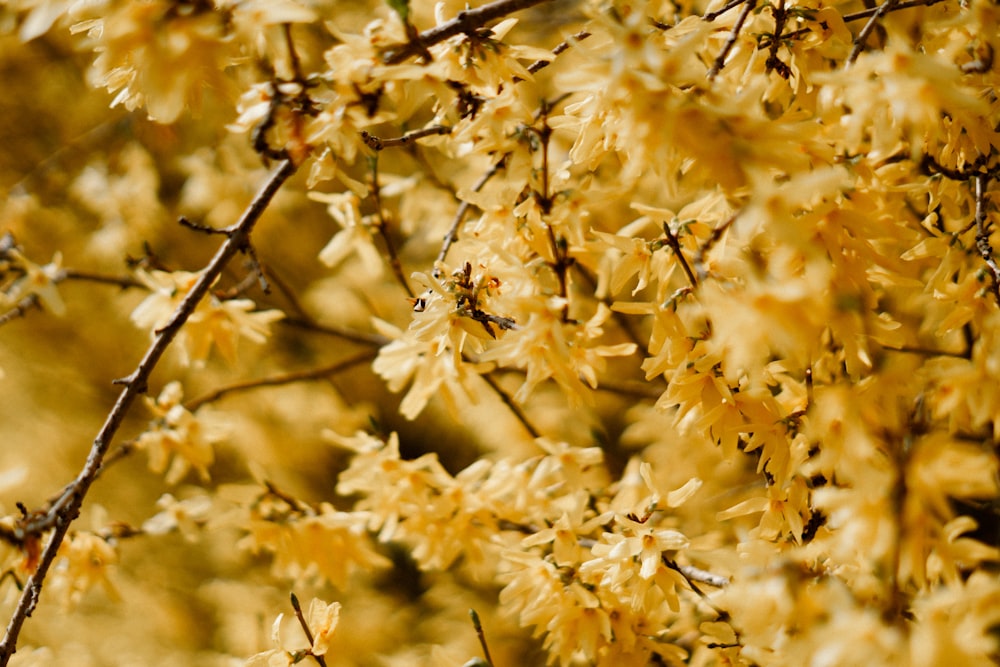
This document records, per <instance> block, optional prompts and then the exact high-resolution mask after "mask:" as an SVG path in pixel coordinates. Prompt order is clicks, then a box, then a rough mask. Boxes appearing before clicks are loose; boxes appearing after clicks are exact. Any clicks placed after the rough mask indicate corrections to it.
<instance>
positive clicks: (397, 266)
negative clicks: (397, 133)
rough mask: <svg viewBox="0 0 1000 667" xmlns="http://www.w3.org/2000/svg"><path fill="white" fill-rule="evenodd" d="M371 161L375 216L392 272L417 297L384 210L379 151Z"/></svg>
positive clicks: (371, 192)
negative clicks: (407, 277)
mask: <svg viewBox="0 0 1000 667" xmlns="http://www.w3.org/2000/svg"><path fill="white" fill-rule="evenodd" d="M370 162H371V167H372V170H371V179H372V182H371V190H370V194H371V198H372V202H373V203H374V205H375V217H376V218H377V219H378V225H377V227H378V233H379V236H381V237H382V242H383V243H384V244H385V251H386V254H387V255H388V256H389V257H388V259H389V268H391V269H392V274H393V275H394V276H395V277H396V280H397V282H399V284H400V285H402V287H403V289H404V290H405V291H406V294H407V295H408V296H409V297H410V298H411V299H413V298H416V295H415V294H414V293H413V288H412V287H410V283H409V281H407V280H406V275H405V274H404V273H403V264H402V263H401V262H400V261H399V254H398V253H397V252H396V244H395V243H393V240H392V235H391V234H390V233H389V221H388V220H386V218H385V211H383V210H382V188H381V186H380V185H379V182H378V153H375V155H374V156H372V157H371V159H370Z"/></svg>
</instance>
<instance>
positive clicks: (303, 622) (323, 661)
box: [291, 593, 326, 667]
mask: <svg viewBox="0 0 1000 667" xmlns="http://www.w3.org/2000/svg"><path fill="white" fill-rule="evenodd" d="M291 598H292V609H294V610H295V618H297V619H299V625H301V626H302V632H304V633H305V635H306V639H307V640H308V641H309V655H310V656H312V659H313V660H315V661H316V662H317V663H318V664H319V665H320V667H326V659H325V658H324V657H323V656H321V655H316V654H315V653H313V652H312V646H313V644H314V643H315V641H316V640H315V639H314V638H313V633H312V631H311V630H310V629H309V624H308V623H306V619H305V616H303V615H302V605H300V604H299V598H298V597H297V596H296V595H295V593H292V594H291Z"/></svg>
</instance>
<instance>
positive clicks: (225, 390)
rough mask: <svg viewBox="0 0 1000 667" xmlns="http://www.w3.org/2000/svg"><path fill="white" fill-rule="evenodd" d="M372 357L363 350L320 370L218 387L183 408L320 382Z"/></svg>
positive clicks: (197, 406)
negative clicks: (264, 389)
mask: <svg viewBox="0 0 1000 667" xmlns="http://www.w3.org/2000/svg"><path fill="white" fill-rule="evenodd" d="M374 356H375V352H374V351H373V350H365V351H364V352H361V353H360V354H356V355H354V356H352V357H347V358H346V359H341V360H340V361H338V362H336V363H333V364H329V365H327V366H322V367H320V368H310V369H307V370H304V371H296V372H293V373H284V374H282V375H273V376H271V377H266V378H259V379H257V380H247V381H246V382H238V383H236V384H231V385H228V386H225V387H220V388H218V389H216V390H215V391H212V392H210V393H208V394H205V395H204V396H199V397H198V398H195V399H193V400H190V401H188V402H187V403H186V404H185V406H184V407H185V408H187V409H188V411H190V412H194V411H195V410H197V409H198V408H200V407H201V406H203V405H205V404H206V403H212V402H214V401H217V400H219V399H220V398H222V397H223V396H226V395H228V394H233V393H236V392H241V391H250V390H252V389H259V388H261V387H279V386H281V385H286V384H293V383H295V382H305V381H307V380H321V379H323V378H326V377H329V376H331V375H335V374H337V373H339V372H340V371H343V370H346V369H348V368H350V367H351V366H356V365H357V364H360V363H362V362H364V361H369V360H371V359H372V357H374Z"/></svg>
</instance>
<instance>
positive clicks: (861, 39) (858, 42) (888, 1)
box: [844, 0, 899, 68]
mask: <svg viewBox="0 0 1000 667" xmlns="http://www.w3.org/2000/svg"><path fill="white" fill-rule="evenodd" d="M897 4H899V0H885V2H883V3H882V4H881V5H879V6H878V7H877V8H876V9H875V11H874V12H873V13H872V15H871V17H870V18H869V19H868V23H866V24H865V25H864V27H863V28H861V32H859V33H858V36H857V37H855V38H854V48H852V49H851V54H850V55H849V56H847V61H846V62H845V64H844V67H845V68H846V67H850V66H851V65H852V64H854V61H855V60H857V59H858V56H859V55H861V52H862V51H863V50H864V48H865V42H867V41H868V36H869V35H871V33H872V30H874V29H875V26H876V25H878V22H879V19H881V18H882V16H884V15H885V14H886V13H888V12H891V11H892V10H893V8H894V7H895V6H896V5H897Z"/></svg>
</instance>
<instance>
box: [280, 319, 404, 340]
mask: <svg viewBox="0 0 1000 667" xmlns="http://www.w3.org/2000/svg"><path fill="white" fill-rule="evenodd" d="M278 324H284V325H286V326H290V327H295V328H297V329H304V330H306V331H313V332H315V333H321V334H326V335H327V336H336V337H337V338H343V339H344V340H349V341H351V342H352V343H358V344H359V345H376V346H378V347H382V346H383V345H388V344H389V343H390V342H392V341H390V340H389V339H388V338H386V337H385V336H383V335H382V334H378V333H365V332H363V331H354V330H352V329H345V328H343V327H338V326H335V325H332V324H320V323H318V322H314V321H313V320H312V318H302V317H286V318H284V319H281V320H279V321H278Z"/></svg>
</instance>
